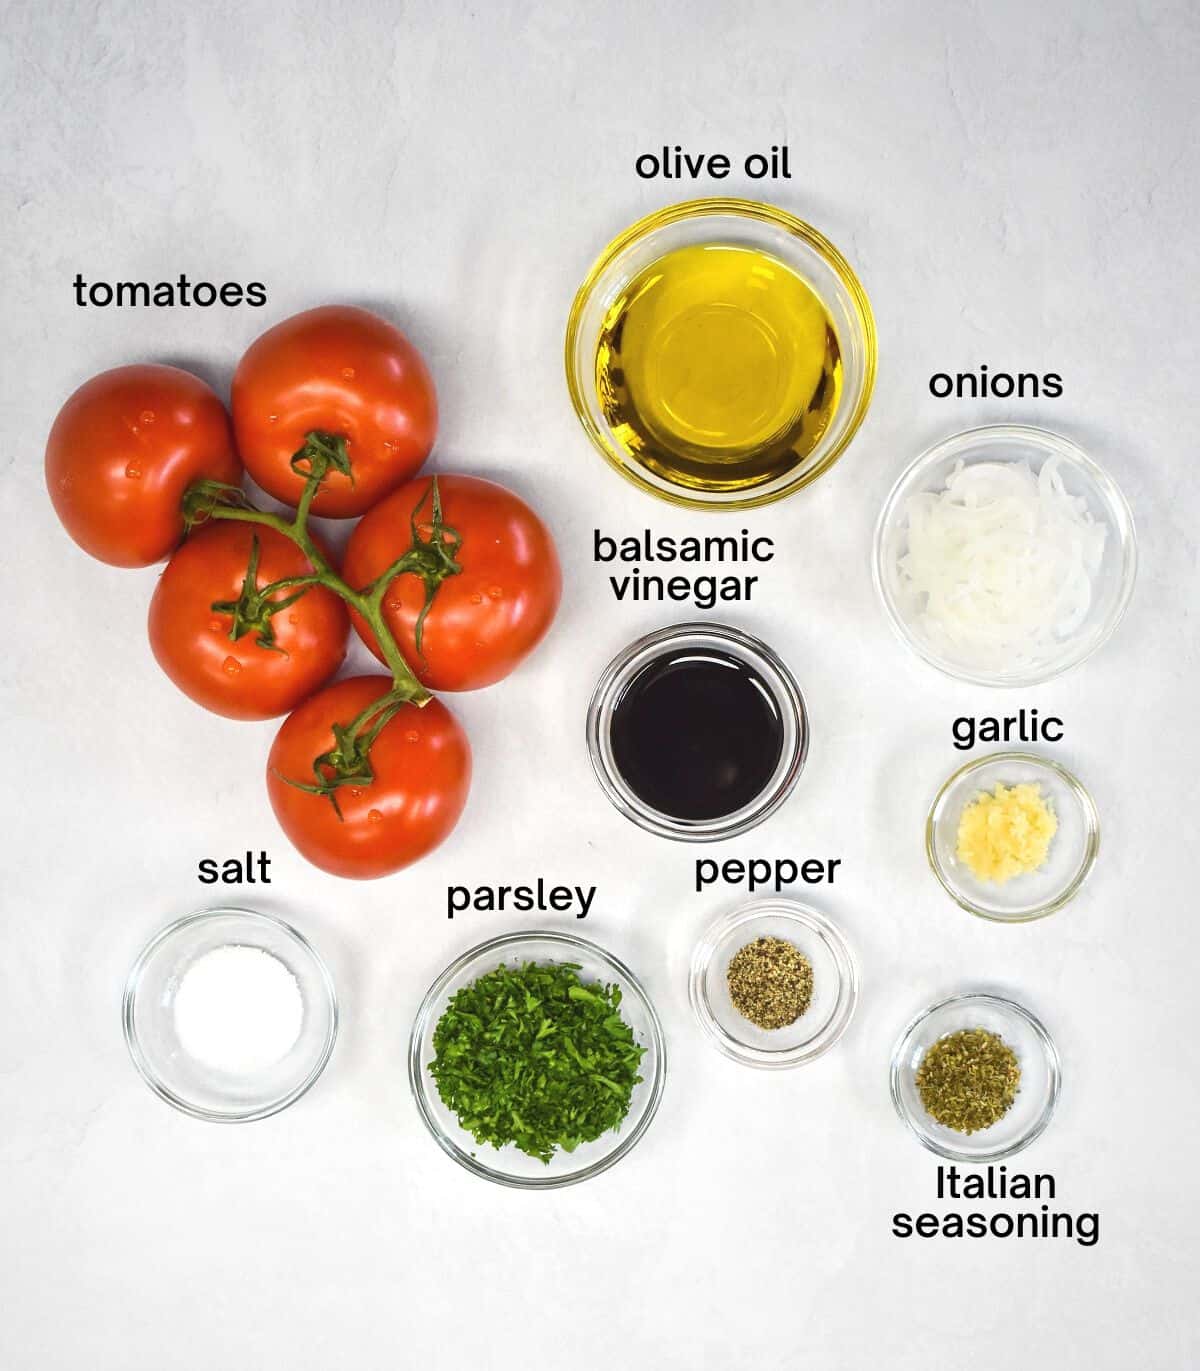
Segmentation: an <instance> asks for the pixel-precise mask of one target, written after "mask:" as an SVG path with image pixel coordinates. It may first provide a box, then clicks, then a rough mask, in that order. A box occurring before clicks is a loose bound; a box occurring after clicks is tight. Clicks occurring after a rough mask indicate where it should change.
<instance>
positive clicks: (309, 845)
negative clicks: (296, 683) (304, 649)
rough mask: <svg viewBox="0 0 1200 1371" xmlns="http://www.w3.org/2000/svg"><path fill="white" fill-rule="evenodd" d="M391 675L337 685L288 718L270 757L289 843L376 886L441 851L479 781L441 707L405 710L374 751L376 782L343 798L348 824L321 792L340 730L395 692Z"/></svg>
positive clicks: (274, 803) (343, 791)
mask: <svg viewBox="0 0 1200 1371" xmlns="http://www.w3.org/2000/svg"><path fill="white" fill-rule="evenodd" d="M391 684H392V683H391V680H390V678H388V677H386V676H354V677H351V678H350V679H349V680H345V681H337V682H335V683H334V684H333V685H331V686H327V687H326V688H325V689H324V690H322V691H321V692H320V693H319V694H317V695H314V696H312V697H311V698H310V699H308V700H306V701H305V702H304V704H302V705H301V706H300V708H299V709H297V710H296V712H295V713H294V714H291V715H289V717H288V718H287V719H285V720H284V722H283V724H282V726H281V727H280V729H279V732H278V733H277V734H276V736H275V742H274V745H273V746H272V748H271V755H270V757H269V758H268V759H267V791H268V794H269V795H270V799H271V808H272V809H274V811H275V817H276V818H277V819H278V820H279V823H280V826H281V827H282V828H283V831H284V832H285V833H286V834H287V836H288V838H289V839H290V840H291V841H292V843H293V844H294V845H295V846H296V848H297V849H298V850H299V851H300V853H301V854H302V855H303V856H305V857H307V858H308V860H309V861H310V862H312V863H313V865H314V866H319V867H320V868H321V869H322V870H323V871H328V872H331V873H332V874H333V875H335V876H348V877H353V878H355V879H358V880H370V879H373V878H375V877H377V876H387V875H389V874H390V873H391V872H393V871H399V870H400V869H401V868H402V867H405V866H408V865H409V864H410V863H411V862H415V861H416V860H417V859H418V858H420V857H423V856H425V854H426V853H427V852H430V851H432V850H433V848H435V847H437V845H438V844H439V843H440V842H441V841H442V840H443V839H444V838H445V837H446V836H447V835H448V834H449V832H450V830H451V829H452V828H453V827H454V825H455V824H456V823H457V822H458V819H459V816H460V815H461V814H462V811H463V806H464V805H465V804H466V802H467V790H468V789H469V787H470V783H471V749H470V745H469V744H468V742H467V735H466V734H465V733H464V732H463V730H462V728H461V727H460V725H459V723H458V721H457V720H456V719H455V718H454V715H453V714H451V713H450V711H449V710H448V709H447V708H446V706H445V705H444V704H442V703H441V702H440V701H439V700H430V701H429V703H428V704H426V705H425V706H424V707H423V708H418V707H417V706H416V705H402V706H401V708H400V710H399V712H398V713H397V714H396V715H395V716H394V717H393V718H391V719H390V720H389V721H388V723H387V724H386V725H385V726H384V727H383V729H382V730H381V731H380V733H379V735H378V737H377V738H376V739H375V742H374V745H373V746H372V748H371V751H370V765H371V769H372V771H373V773H374V780H372V781H369V782H365V783H364V784H362V785H344V786H341V787H340V788H339V789H338V790H337V791H336V792H335V794H336V797H337V803H338V806H339V808H340V809H341V818H339V817H338V813H337V810H335V809H334V807H333V804H332V802H331V801H330V799H329V798H327V797H326V796H324V795H314V794H311V793H309V792H308V791H305V790H301V789H299V787H298V786H295V785H290V784H289V783H288V782H289V781H300V782H302V783H304V784H312V783H313V782H314V780H315V776H314V771H313V764H314V762H315V761H316V759H317V758H318V757H320V756H321V755H322V754H323V753H325V752H328V751H329V750H330V749H331V748H332V747H333V746H334V735H333V725H334V724H335V723H339V724H343V725H347V724H350V723H352V722H353V721H354V720H355V719H356V718H358V716H359V715H360V714H361V713H362V712H363V710H365V709H366V708H367V706H368V705H370V703H371V702H372V701H373V700H378V699H379V698H380V697H381V696H383V695H386V694H387V693H388V691H389V690H390V689H391Z"/></svg>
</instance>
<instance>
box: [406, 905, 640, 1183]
mask: <svg viewBox="0 0 1200 1371" xmlns="http://www.w3.org/2000/svg"><path fill="white" fill-rule="evenodd" d="M525 962H568V963H570V964H571V965H573V966H578V967H579V970H580V975H581V976H582V977H583V979H584V980H586V981H601V982H603V983H604V984H606V985H616V986H618V987H619V989H620V991H621V1006H620V1012H621V1015H622V1017H623V1018H624V1019H625V1022H626V1023H627V1024H629V1026H630V1028H632V1029H633V1034H634V1037H635V1038H636V1039H637V1041H638V1042H639V1043H640V1044H641V1045H642V1046H643V1047H645V1048H646V1052H645V1055H644V1056H643V1057H642V1064H641V1075H642V1080H641V1082H640V1083H639V1084H638V1085H637V1086H635V1087H634V1091H633V1099H632V1103H631V1105H630V1109H629V1113H628V1114H627V1115H626V1116H625V1119H624V1121H623V1122H622V1124H621V1127H620V1128H619V1129H616V1130H614V1131H612V1132H609V1133H605V1134H604V1135H603V1137H600V1138H597V1139H596V1140H595V1141H594V1142H589V1143H582V1144H581V1145H580V1146H579V1147H577V1148H576V1149H575V1151H574V1152H562V1151H558V1152H555V1154H554V1156H553V1157H551V1159H550V1161H549V1162H548V1163H543V1162H541V1161H539V1160H538V1159H537V1158H536V1157H530V1156H527V1155H526V1154H525V1153H524V1152H522V1151H520V1150H519V1149H518V1148H516V1147H514V1146H512V1145H509V1146H507V1147H504V1148H494V1147H491V1146H489V1145H488V1144H487V1143H477V1142H476V1141H475V1139H474V1138H473V1137H472V1136H471V1135H470V1134H469V1133H468V1132H466V1130H465V1129H463V1128H461V1127H460V1126H459V1123H458V1120H457V1118H456V1117H455V1115H454V1113H453V1112H452V1111H451V1110H450V1109H448V1108H447V1107H446V1105H445V1104H443V1103H442V1098H441V1096H440V1095H439V1094H438V1090H437V1082H436V1081H435V1080H434V1079H433V1077H432V1076H431V1075H430V1074H429V1064H430V1062H432V1061H433V1059H434V1055H435V1054H434V1050H433V1034H434V1030H435V1029H436V1028H437V1025H438V1020H439V1019H440V1018H441V1016H442V1013H443V1012H444V1010H445V1008H446V1006H447V1004H449V1002H450V999H451V997H452V996H453V995H454V994H455V992H456V991H458V990H460V989H462V987H463V986H465V985H469V984H470V983H471V982H472V981H474V980H476V979H477V978H478V977H480V976H482V975H484V974H486V973H487V972H489V971H494V970H495V969H496V967H498V966H500V965H501V964H502V963H506V964H508V965H510V966H519V965H522V964H524V963H525ZM666 1070H667V1051H666V1043H665V1041H664V1039H663V1031H662V1025H661V1024H660V1023H659V1019H658V1015H657V1014H656V1013H655V1010H654V1006H653V1005H652V1004H651V1003H650V999H649V997H648V996H647V994H646V992H645V990H644V989H643V988H642V985H641V983H640V982H639V980H638V979H637V977H636V976H635V975H634V974H633V972H632V971H630V970H629V968H628V967H627V966H625V965H624V963H623V962H619V961H618V960H617V959H616V957H614V956H612V955H611V954H610V953H608V952H605V951H604V949H603V948H600V947H597V946H596V944H595V943H592V942H588V941H587V940H586V939H584V938H579V937H576V936H575V935H574V934H572V933H556V932H551V931H549V930H546V931H532V932H524V933H506V934H503V935H501V936H500V937H497V938H489V939H488V941H487V942H485V943H480V944H479V946H478V947H473V948H472V949H471V950H470V951H469V952H464V953H463V955H462V956H461V957H459V958H457V959H456V960H455V961H453V962H451V963H450V965H449V966H448V967H447V968H446V969H445V971H443V972H442V974H441V975H440V976H439V977H438V978H437V980H436V981H434V983H433V985H431V986H430V987H429V992H428V993H427V994H426V996H425V998H424V1000H423V1001H422V1002H421V1007H420V1009H419V1010H418V1011H417V1017H416V1021H415V1022H414V1024H413V1030H412V1038H411V1040H410V1042H409V1051H408V1079H409V1083H410V1084H411V1086H412V1091H413V1096H414V1097H415V1099H416V1102H417V1108H418V1109H419V1110H420V1113H421V1117H422V1118H423V1119H424V1120H425V1124H426V1126H427V1127H428V1129H429V1131H430V1133H432V1134H433V1136H434V1139H435V1140H436V1141H437V1144H438V1146H439V1147H440V1148H441V1149H442V1151H443V1152H445V1153H446V1154H447V1155H448V1156H450V1157H453V1158H454V1160H455V1161H456V1162H458V1164H459V1165H460V1166H462V1167H465V1168H466V1169H467V1170H468V1171H470V1172H471V1173H472V1174H473V1175H475V1176H482V1177H484V1178H485V1179H486V1180H489V1181H495V1182H496V1183H497V1184H498V1185H509V1186H513V1187H514V1188H516V1189H518V1190H553V1189H555V1188H557V1187H559V1186H564V1185H575V1184H577V1183H578V1182H579V1181H586V1180H590V1179H591V1178H592V1177H593V1176H598V1175H600V1173H601V1172H602V1171H607V1170H608V1168H609V1167H610V1166H615V1165H616V1163H617V1162H619V1161H620V1160H621V1158H622V1157H624V1156H625V1155H626V1154H627V1153H628V1152H631V1151H632V1150H633V1148H634V1146H635V1145H636V1144H637V1142H638V1139H639V1138H641V1136H642V1135H643V1134H644V1133H645V1131H646V1129H647V1128H649V1127H650V1122H651V1120H652V1119H653V1118H654V1115H655V1113H656V1112H657V1110H658V1105H659V1101H660V1100H661V1099H662V1092H663V1084H664V1081H665V1079H666Z"/></svg>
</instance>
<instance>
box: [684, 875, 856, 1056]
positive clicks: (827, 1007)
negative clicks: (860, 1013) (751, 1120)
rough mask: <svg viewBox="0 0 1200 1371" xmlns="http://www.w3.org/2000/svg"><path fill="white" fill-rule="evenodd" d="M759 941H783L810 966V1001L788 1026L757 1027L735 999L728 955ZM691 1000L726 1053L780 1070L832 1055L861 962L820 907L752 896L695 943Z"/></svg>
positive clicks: (849, 1008)
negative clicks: (830, 1051)
mask: <svg viewBox="0 0 1200 1371" xmlns="http://www.w3.org/2000/svg"><path fill="white" fill-rule="evenodd" d="M756 938H782V939H784V940H785V941H786V942H789V943H791V944H792V945H793V947H796V948H798V949H799V951H800V952H802V953H803V954H804V956H806V957H807V958H808V960H809V962H810V964H811V965H812V970H813V995H812V1003H811V1004H810V1005H809V1007H808V1009H807V1010H806V1011H805V1012H804V1013H803V1014H802V1015H801V1016H800V1017H799V1018H798V1019H797V1020H796V1022H795V1023H793V1024H789V1025H788V1027H786V1028H774V1029H765V1028H758V1027H757V1026H756V1025H755V1024H752V1023H751V1022H750V1021H749V1019H744V1018H743V1017H742V1016H741V1014H739V1013H738V1011H737V1010H736V1009H735V1008H734V1007H733V1001H732V1000H731V999H730V997H729V986H728V983H727V980H726V976H727V974H728V971H729V963H730V960H731V959H732V958H733V956H734V954H735V953H737V952H738V951H739V950H740V949H741V948H742V947H744V946H745V945H746V944H747V943H750V942H753V941H754V940H755V939H756ZM688 998H689V999H690V1000H691V1002H692V1009H693V1011H694V1012H695V1015H696V1018H697V1019H698V1020H699V1021H700V1027H701V1028H703V1029H704V1031H705V1033H707V1034H708V1036H709V1038H710V1039H711V1040H712V1041H713V1043H714V1044H715V1045H716V1046H717V1048H718V1049H719V1050H720V1051H721V1052H723V1053H724V1054H725V1055H726V1056H727V1057H732V1058H733V1060H734V1061H735V1062H741V1063H742V1064H743V1065H745V1066H761V1067H766V1068H768V1069H774V1070H781V1069H783V1068H784V1067H790V1066H800V1065H801V1064H802V1063H804V1062H811V1061H812V1060H814V1058H816V1057H819V1056H820V1055H821V1054H822V1053H823V1052H828V1051H829V1049H830V1048H831V1047H832V1046H833V1045H834V1043H835V1042H837V1040H838V1039H839V1038H840V1037H841V1036H842V1034H843V1033H844V1032H845V1031H846V1028H847V1026H848V1025H849V1023H850V1019H851V1017H852V1016H853V1014H854V1007H855V1005H856V1004H857V1002H858V964H857V962H856V961H855V959H854V954H853V953H852V952H851V951H850V947H849V945H848V944H847V942H846V940H845V938H844V937H843V936H842V934H841V933H840V932H839V930H838V929H837V928H836V927H835V926H834V925H833V924H832V923H830V922H829V920H828V919H827V918H825V916H824V915H823V914H818V913H817V911H816V910H815V909H810V908H809V907H808V906H807V905H803V904H799V903H797V902H796V901H795V900H783V899H779V898H777V897H772V898H770V899H765V900H754V901H752V902H751V903H750V904H746V905H742V906H741V907H740V908H738V909H735V910H733V912H732V913H730V914H726V915H724V916H723V917H722V918H720V919H718V920H717V921H716V923H714V924H713V925H712V927H711V928H710V929H709V930H708V931H707V932H706V933H705V935H704V937H703V938H701V939H700V941H699V943H697V944H696V950H695V952H693V953H692V970H691V977H690V980H689V982H688Z"/></svg>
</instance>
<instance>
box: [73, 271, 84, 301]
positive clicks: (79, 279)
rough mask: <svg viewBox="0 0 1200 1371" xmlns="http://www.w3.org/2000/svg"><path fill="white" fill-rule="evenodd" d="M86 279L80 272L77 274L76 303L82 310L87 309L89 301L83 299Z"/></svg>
mask: <svg viewBox="0 0 1200 1371" xmlns="http://www.w3.org/2000/svg"><path fill="white" fill-rule="evenodd" d="M84 284H85V282H84V279H83V277H82V276H81V275H80V273H79V272H76V273H75V303H76V304H77V305H79V306H80V307H81V308H83V309H86V308H87V301H86V300H85V299H84V298H83V288H84Z"/></svg>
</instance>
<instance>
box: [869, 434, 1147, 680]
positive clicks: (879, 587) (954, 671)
mask: <svg viewBox="0 0 1200 1371" xmlns="http://www.w3.org/2000/svg"><path fill="white" fill-rule="evenodd" d="M985 438H996V439H1003V440H1009V441H1013V442H1019V441H1021V440H1022V439H1025V440H1028V441H1032V442H1036V443H1038V444H1039V445H1041V444H1045V445H1047V446H1049V447H1052V448H1054V449H1055V450H1057V452H1058V453H1059V454H1060V455H1062V456H1064V457H1066V458H1067V459H1068V460H1070V461H1073V462H1075V463H1076V464H1077V465H1078V466H1080V467H1082V468H1083V469H1084V470H1085V471H1086V472H1087V473H1088V475H1089V476H1090V477H1091V478H1092V480H1093V481H1094V482H1095V483H1096V485H1097V486H1098V487H1099V488H1100V489H1101V490H1102V491H1103V492H1104V498H1105V501H1106V503H1107V504H1108V505H1109V506H1110V508H1111V509H1112V510H1113V511H1114V513H1115V523H1116V525H1117V534H1118V536H1119V537H1120V539H1121V559H1122V567H1121V591H1120V595H1119V596H1118V598H1117V601H1116V604H1115V605H1114V606H1113V609H1112V611H1111V613H1110V614H1109V617H1108V620H1107V622H1106V623H1105V625H1104V629H1103V632H1101V633H1100V634H1098V635H1097V637H1096V639H1095V641H1094V642H1093V643H1092V644H1091V645H1090V646H1087V647H1086V648H1085V649H1084V650H1083V651H1082V652H1080V651H1076V652H1074V653H1073V654H1071V655H1068V656H1066V657H1064V658H1063V660H1062V661H1061V662H1059V663H1058V664H1056V665H1054V666H1052V667H1049V668H1046V669H1043V670H1040V671H1038V672H1036V673H1032V674H1029V675H1025V676H1019V677H1013V678H1012V679H1011V680H1000V681H998V680H996V678H995V677H994V676H991V675H987V674H983V673H979V672H972V671H967V670H964V669H963V668H961V667H956V666H952V665H950V664H949V663H947V662H944V661H942V659H941V658H940V657H938V656H937V654H936V653H933V652H931V651H929V650H928V649H927V648H926V647H925V645H924V644H922V643H920V642H918V641H917V640H916V639H915V638H914V637H913V636H912V635H911V634H910V633H909V631H908V627H907V625H906V624H905V623H904V620H903V619H902V618H901V616H900V614H899V612H898V610H897V609H896V607H895V605H893V603H892V601H891V597H890V596H889V595H888V593H887V590H886V588H885V585H884V576H883V539H884V534H885V532H886V530H887V529H888V527H889V525H890V524H891V521H892V518H893V517H894V515H895V514H896V512H897V507H898V503H899V498H900V492H901V490H902V489H903V487H904V486H905V484H906V483H907V481H908V479H909V477H910V476H912V475H913V474H914V473H915V472H916V471H917V470H918V469H919V468H921V467H923V466H926V465H929V466H932V465H933V463H934V462H935V461H940V460H942V459H943V458H945V457H949V456H951V455H952V454H953V453H954V452H955V451H956V450H957V449H965V448H968V447H970V446H972V445H974V444H975V443H977V442H980V441H983V440H984V439H985ZM1137 565H1138V549H1137V528H1136V526H1135V524H1134V520H1133V511H1132V510H1131V509H1130V507H1129V502H1128V501H1127V500H1126V499H1125V495H1124V493H1123V492H1122V490H1121V487H1120V486H1119V485H1117V483H1116V481H1114V480H1113V478H1112V477H1111V476H1110V475H1109V474H1108V472H1107V471H1105V470H1104V468H1103V467H1102V466H1101V465H1100V464H1099V463H1098V462H1097V461H1096V459H1095V458H1094V457H1092V456H1090V455H1089V454H1088V453H1087V452H1085V451H1084V449H1083V448H1082V447H1081V446H1080V445H1079V444H1078V443H1076V442H1075V440H1074V439H1072V438H1068V437H1066V436H1065V435H1064V434H1061V433H1056V432H1055V431H1054V430H1053V429H1048V428H1041V427H1040V426H1039V425H1037V424H979V425H977V426H976V427H974V428H967V429H961V430H959V431H958V432H957V433H952V434H950V435H949V436H948V437H946V438H941V439H939V440H938V441H937V442H936V443H934V444H933V445H932V446H931V447H928V448H926V449H925V451H924V452H922V453H921V454H920V455H919V456H917V457H914V458H913V460H912V461H911V462H909V463H908V465H907V466H906V467H905V468H904V470H903V471H902V472H901V473H900V475H899V476H898V477H897V478H896V480H895V481H894V482H893V484H892V488H891V489H890V490H889V491H888V495H887V499H886V500H884V502H883V507H882V509H881V510H880V511H879V517H878V519H876V521H875V533H874V538H873V540H872V549H871V577H872V580H873V581H874V583H875V593H876V595H877V596H878V598H879V603H880V604H881V605H882V606H883V611H884V615H885V616H886V618H887V621H888V623H889V624H890V625H891V628H892V632H893V633H895V635H896V637H897V638H899V640H900V641H901V642H902V643H903V644H904V645H905V647H907V648H908V650H909V651H910V652H912V653H915V655H916V656H918V657H919V658H920V659H921V660H922V661H924V662H928V663H929V665H930V666H932V667H934V668H935V669H936V670H937V671H940V672H942V674H943V675H946V676H950V677H951V678H953V679H954V680H957V681H967V682H969V683H970V684H971V685H982V686H989V687H991V688H993V689H996V690H1014V689H1015V690H1022V689H1027V688H1029V687H1030V686H1035V685H1044V684H1045V683H1046V682H1047V681H1052V680H1054V679H1055V678H1056V677H1058V676H1062V675H1064V674H1065V673H1066V672H1068V671H1072V670H1073V669H1074V668H1075V667H1077V666H1080V665H1081V664H1082V663H1083V662H1085V661H1087V659H1088V658H1089V657H1091V656H1092V655H1093V654H1094V653H1096V652H1098V651H1099V650H1100V649H1101V648H1102V647H1103V646H1104V644H1105V643H1106V642H1108V640H1109V639H1110V638H1111V637H1112V636H1113V634H1114V633H1115V632H1116V631H1117V629H1118V628H1119V627H1120V624H1121V620H1122V619H1123V618H1124V617H1125V611H1126V609H1128V607H1129V601H1130V599H1131V598H1132V596H1133V590H1134V585H1135V583H1136V581H1137Z"/></svg>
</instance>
